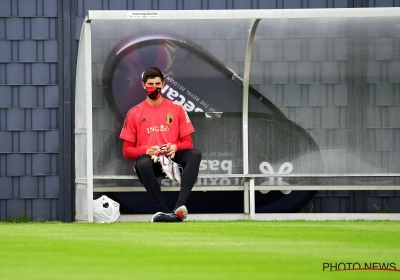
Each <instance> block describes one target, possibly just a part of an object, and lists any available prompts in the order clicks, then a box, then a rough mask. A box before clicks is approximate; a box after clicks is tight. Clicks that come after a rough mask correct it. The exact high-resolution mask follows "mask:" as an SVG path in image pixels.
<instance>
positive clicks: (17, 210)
mask: <svg viewBox="0 0 400 280" xmlns="http://www.w3.org/2000/svg"><path fill="white" fill-rule="evenodd" d="M25 211H26V208H25V200H24V199H18V198H14V199H10V200H6V216H4V217H5V218H10V217H13V216H19V215H21V214H25Z"/></svg>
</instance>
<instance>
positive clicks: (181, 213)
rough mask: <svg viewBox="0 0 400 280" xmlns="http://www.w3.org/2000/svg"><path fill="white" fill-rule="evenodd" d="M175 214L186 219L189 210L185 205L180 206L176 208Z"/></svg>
mask: <svg viewBox="0 0 400 280" xmlns="http://www.w3.org/2000/svg"><path fill="white" fill-rule="evenodd" d="M174 214H175V215H176V216H177V217H178V218H179V219H181V220H182V221H184V220H186V218H187V215H188V210H187V208H186V206H185V205H182V206H179V207H178V208H176V209H175V210H174Z"/></svg>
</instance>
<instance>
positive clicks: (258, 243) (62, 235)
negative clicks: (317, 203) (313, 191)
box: [0, 221, 400, 280]
mask: <svg viewBox="0 0 400 280" xmlns="http://www.w3.org/2000/svg"><path fill="white" fill-rule="evenodd" d="M399 233H400V222H398V221H318V222H311V221H275V222H274V221H218V222H216V221H213V222H198V221H197V222H183V223H174V224H161V223H144V222H141V223H113V224H96V223H54V222H44V223H38V222H32V223H0V279H26V280H28V279H29V280H30V279H40V280H45V279H51V280H54V279H68V280H71V279H74V280H75V279H85V280H90V279H96V280H102V279H118V280H122V279H130V280H131V279H173V280H189V279H206V280H211V279H308V280H309V279H400V241H399ZM324 263H325V266H326V264H327V263H328V264H331V265H335V264H338V263H353V264H354V263H359V264H360V265H361V266H362V267H363V268H364V266H365V263H367V264H368V265H369V264H373V263H375V264H376V265H375V266H378V264H379V265H382V264H383V263H392V267H391V268H395V269H396V270H399V271H394V270H392V271H387V270H357V271H343V270H341V271H333V272H330V271H329V270H330V269H325V271H324V270H323V266H324ZM393 263H394V267H393ZM350 266H351V265H350ZM342 267H343V265H342Z"/></svg>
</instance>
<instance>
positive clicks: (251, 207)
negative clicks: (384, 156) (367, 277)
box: [93, 173, 400, 221]
mask: <svg viewBox="0 0 400 280" xmlns="http://www.w3.org/2000/svg"><path fill="white" fill-rule="evenodd" d="M360 175H361V174H349V173H347V174H287V175H284V174H271V175H268V176H266V175H265V174H199V176H198V179H211V178H241V179H244V182H243V185H207V186H203V185H195V186H194V187H193V189H192V191H203V192H207V191H241V192H243V199H244V209H243V213H238V214H191V215H190V217H189V220H190V219H196V220H203V219H204V220H222V219H250V220H265V219H268V220H270V219H272V220H281V219H285V220H289V219H312V220H320V219H324V220H325V219H329V220H331V219H335V220H336V219H351V220H354V219H384V220H400V214H397V213H395V214H371V213H358V214H357V213H342V214H339V213H334V214H324V213H319V214H312V213H290V214H269V213H257V214H256V213H255V191H266V190H269V191H281V190H292V191H296V190H297V191H300V190H307V191H309V190H316V191H317V190H357V191H361V190H400V186H399V185H376V184H373V185H323V186H321V185H277V184H275V185H256V183H255V182H256V179H257V178H264V179H270V178H351V177H360ZM362 175H363V176H364V177H375V178H376V177H399V176H400V174H399V173H377V174H362ZM93 180H107V181H109V182H110V181H111V182H112V181H117V180H138V177H137V176H136V175H129V176H123V175H112V176H100V175H97V176H96V175H95V176H93ZM179 189H180V187H179V186H161V190H162V191H163V192H165V191H168V192H169V191H179ZM93 191H94V192H102V193H107V192H146V190H145V188H144V187H143V186H126V185H124V186H118V185H115V184H109V185H107V184H103V185H97V186H94V187H93ZM149 216H150V215H122V216H121V221H148V220H149Z"/></svg>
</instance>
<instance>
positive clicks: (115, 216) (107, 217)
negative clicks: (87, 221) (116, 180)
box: [93, 195, 120, 223]
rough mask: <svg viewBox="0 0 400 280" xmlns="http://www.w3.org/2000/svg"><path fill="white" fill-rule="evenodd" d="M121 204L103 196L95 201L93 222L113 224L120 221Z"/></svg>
mask: <svg viewBox="0 0 400 280" xmlns="http://www.w3.org/2000/svg"><path fill="white" fill-rule="evenodd" d="M119 216H120V213H119V203H118V202H116V201H114V200H112V199H111V198H109V197H107V196H105V195H102V196H101V197H100V198H98V199H95V200H93V220H94V221H95V222H98V223H112V222H117V221H118V220H119Z"/></svg>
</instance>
